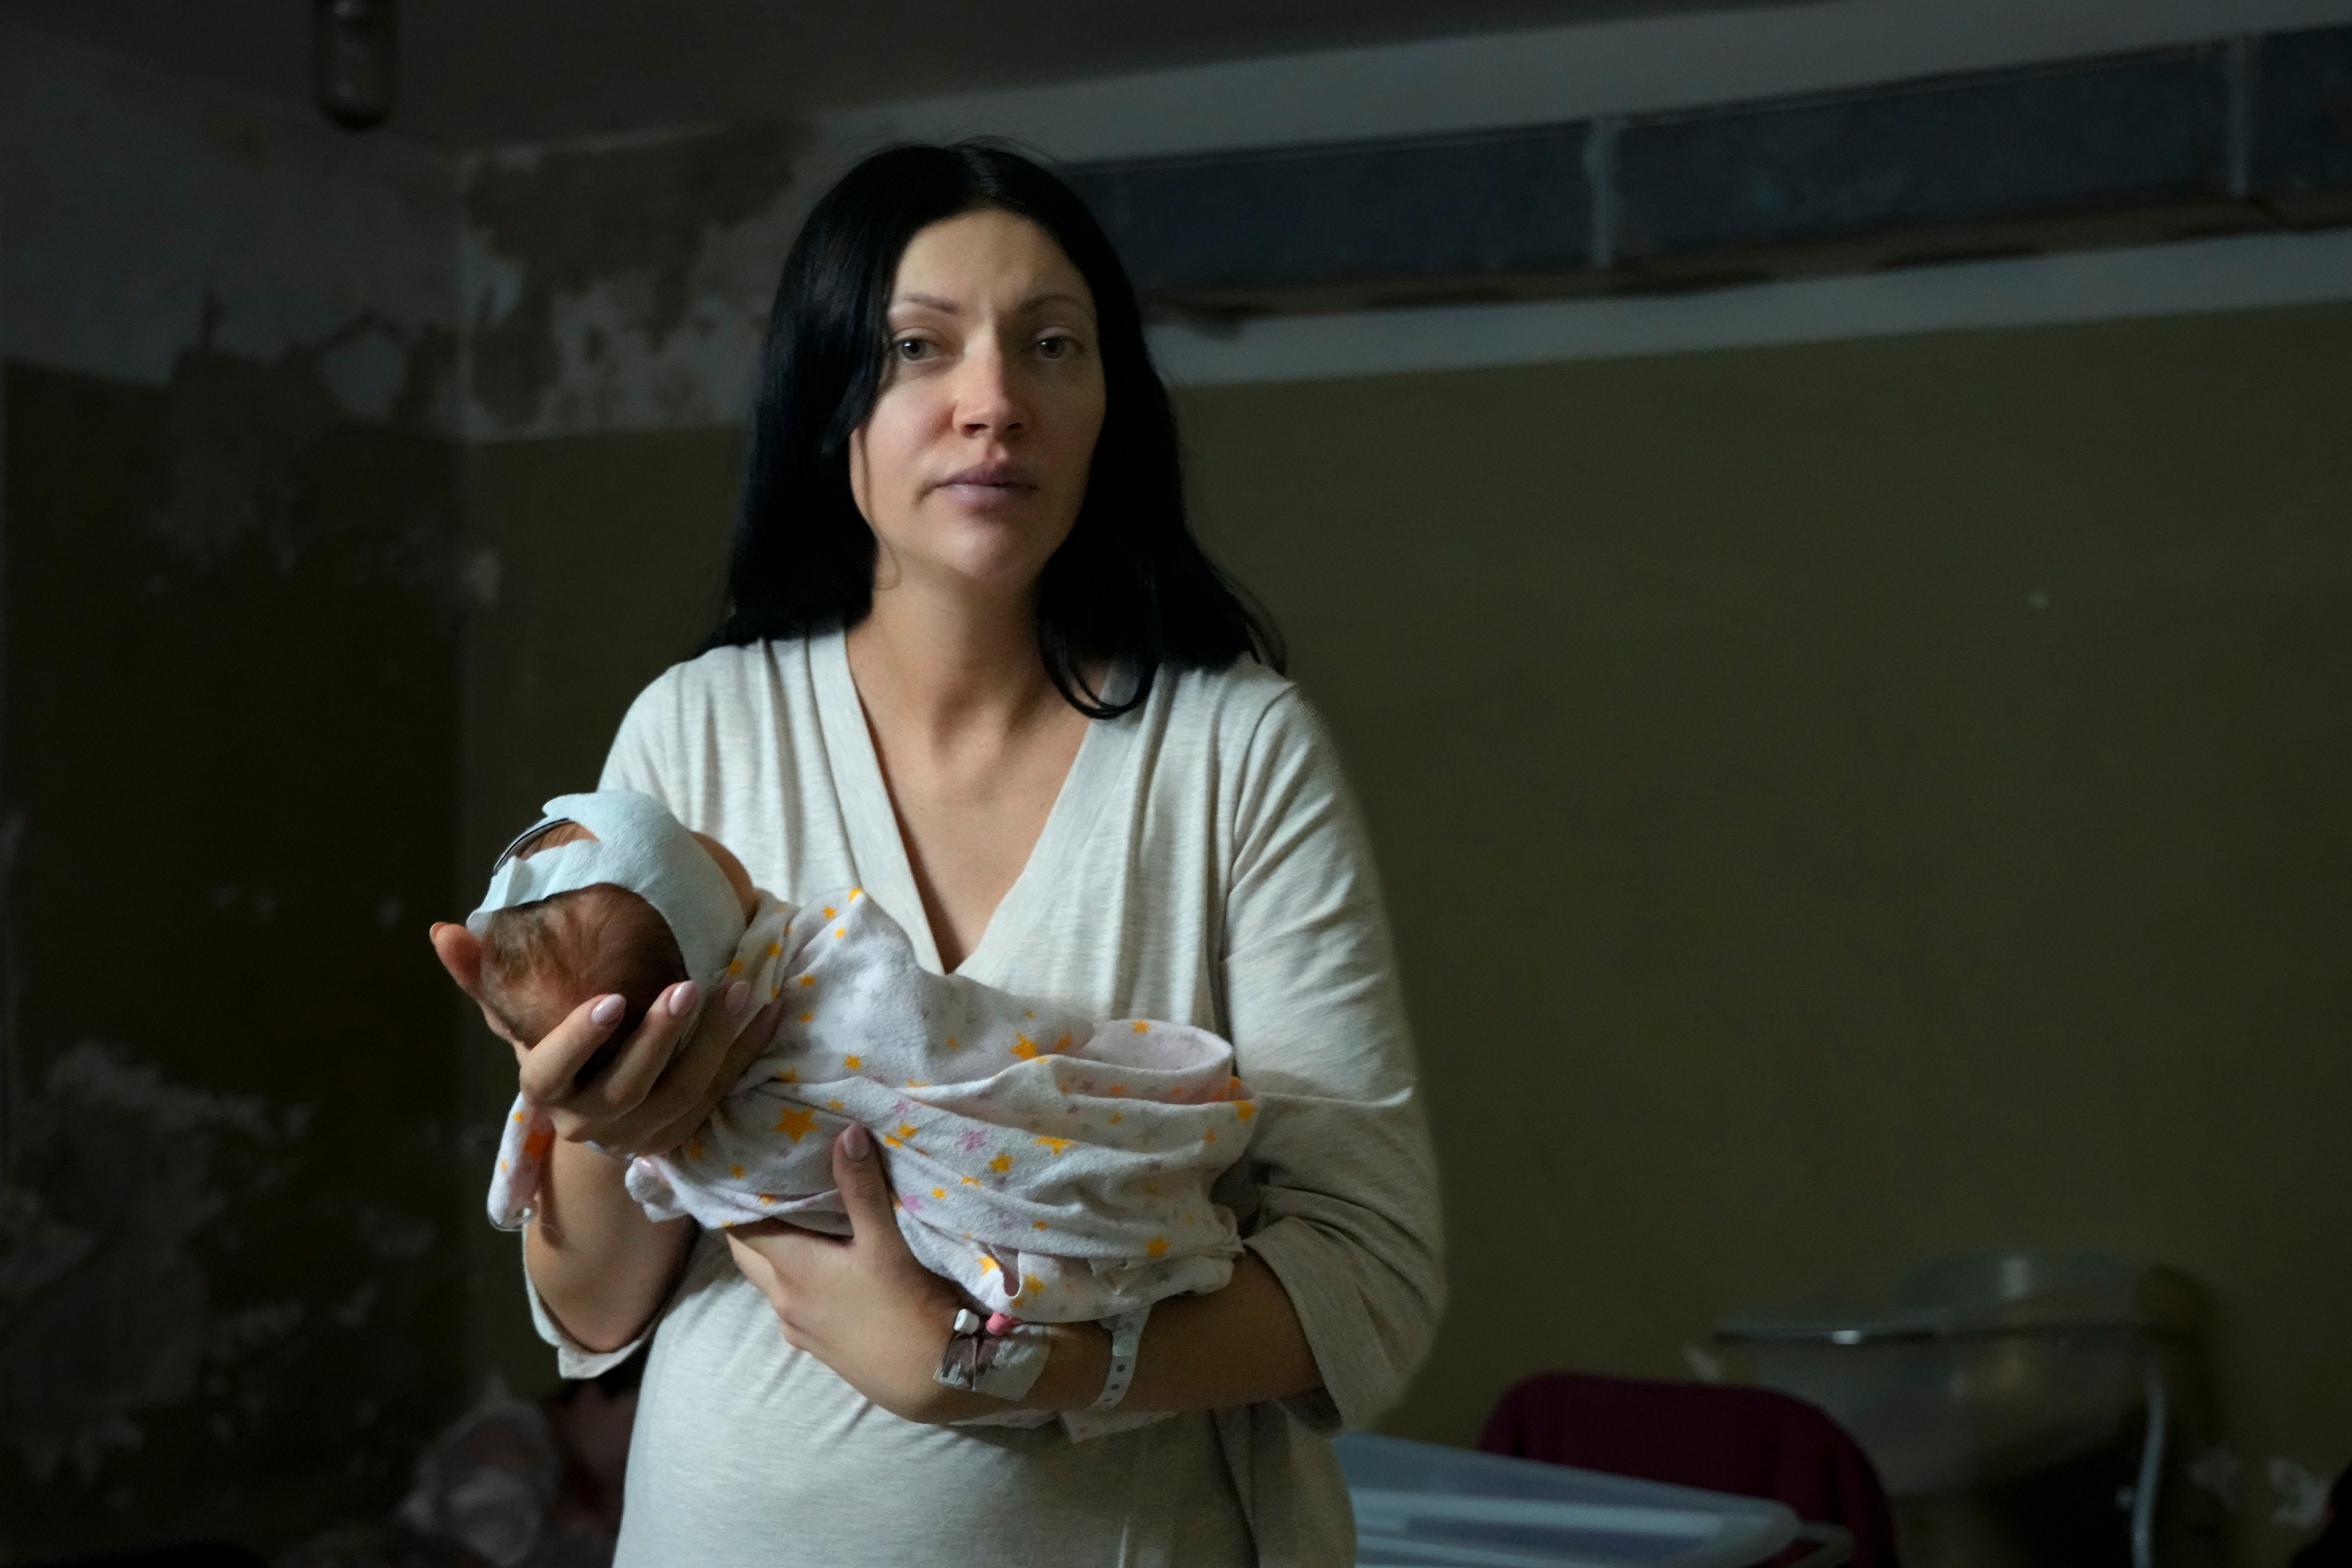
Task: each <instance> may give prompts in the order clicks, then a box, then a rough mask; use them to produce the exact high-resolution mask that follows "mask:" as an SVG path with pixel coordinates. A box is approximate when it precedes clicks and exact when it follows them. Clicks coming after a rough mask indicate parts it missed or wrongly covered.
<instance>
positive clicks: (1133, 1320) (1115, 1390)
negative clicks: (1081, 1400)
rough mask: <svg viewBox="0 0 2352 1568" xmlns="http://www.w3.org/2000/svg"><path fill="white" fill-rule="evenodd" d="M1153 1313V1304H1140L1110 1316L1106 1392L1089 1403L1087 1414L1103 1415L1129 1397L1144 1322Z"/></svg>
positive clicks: (1107, 1324)
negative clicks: (1135, 1307) (1148, 1305)
mask: <svg viewBox="0 0 2352 1568" xmlns="http://www.w3.org/2000/svg"><path fill="white" fill-rule="evenodd" d="M1150 1316H1151V1309H1150V1308H1149V1307H1138V1308H1137V1309H1136V1310H1134V1311H1132V1312H1121V1313H1120V1314H1119V1315H1118V1317H1116V1318H1107V1319H1105V1320H1104V1321H1103V1327H1104V1328H1107V1329H1108V1330H1109V1331H1110V1370H1109V1371H1108V1372H1107V1373H1103V1385H1102V1393H1100V1394H1097V1395H1096V1396H1095V1402H1094V1403H1093V1404H1092V1405H1087V1414H1089V1415H1101V1414H1102V1413H1103V1412H1105V1411H1107V1410H1116V1409H1118V1402H1119V1401H1120V1400H1122V1399H1125V1398H1126V1397H1127V1385H1128V1384H1130V1383H1133V1382H1134V1381H1135V1352H1136V1347H1137V1346H1138V1345H1139V1344H1141V1343H1142V1342H1143V1325H1144V1323H1145V1321H1147V1320H1149V1319H1150Z"/></svg>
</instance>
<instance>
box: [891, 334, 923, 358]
mask: <svg viewBox="0 0 2352 1568" xmlns="http://www.w3.org/2000/svg"><path fill="white" fill-rule="evenodd" d="M890 352H891V353H894V354H896V355H898V358H899V359H900V360H901V361H903V362H905V363H908V364H912V363H915V362H916V361H917V360H919V359H922V358H925V357H926V356H928V355H929V353H930V352H931V345H930V344H929V342H925V341H924V340H923V339H921V338H900V339H898V341H897V342H893V343H892V344H891V345H890Z"/></svg>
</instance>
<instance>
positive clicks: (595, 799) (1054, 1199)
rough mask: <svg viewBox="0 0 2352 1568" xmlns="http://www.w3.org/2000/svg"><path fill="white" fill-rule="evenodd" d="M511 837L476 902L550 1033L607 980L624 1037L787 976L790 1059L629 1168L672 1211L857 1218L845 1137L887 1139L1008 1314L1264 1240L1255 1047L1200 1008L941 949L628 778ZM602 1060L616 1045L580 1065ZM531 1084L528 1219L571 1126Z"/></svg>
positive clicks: (506, 976)
mask: <svg viewBox="0 0 2352 1568" xmlns="http://www.w3.org/2000/svg"><path fill="white" fill-rule="evenodd" d="M547 811H548V813H549V817H548V820H546V821H544V822H542V823H541V824H540V825H539V826H537V827H534V828H533V829H532V830H531V831H530V832H529V833H527V834H525V835H524V836H523V837H521V838H520V839H519V840H517V841H516V843H515V845H514V846H513V847H510V848H509V850H508V851H507V853H506V854H505V855H504V856H502V857H501V858H500V859H499V866H498V868H497V870H496V872H495V873H494V875H493V877H492V879H491V883H490V890H489V894H488V897H487V898H486V899H485V900H483V903H482V907H481V908H480V909H478V910H475V911H474V913H473V914H472V915H471V916H470V917H468V919H467V926H468V927H470V928H471V929H472V930H473V931H475V933H476V934H477V935H478V936H479V937H480V938H481V940H482V949H483V957H482V976H481V994H482V1002H483V1005H484V1006H485V1007H486V1008H487V1009H488V1010H489V1011H490V1012H491V1013H492V1014H493V1015H494V1016H496V1017H497V1018H498V1020H499V1023H500V1024H501V1026H503V1027H504V1028H505V1029H506V1031H507V1032H508V1033H509V1035H511V1036H512V1037H513V1038H515V1039H516V1040H518V1041H521V1042H524V1043H526V1044H536V1043H537V1042H538V1040H539V1039H540V1038H541V1037H542V1036H544V1035H545V1034H546V1033H547V1031H548V1030H550V1029H551V1028H553V1027H554V1026H555V1025H556V1024H558V1023H559V1022H561V1021H562V1019H563V1018H565V1017H566V1016H569V1015H570V1013H571V1012H572V1009H573V1008H575V1007H577V1006H578V1005H580V1004H581V1003H582V1002H584V1001H586V1000H587V999H588V998H589V997H591V996H595V995H600V994H608V993H610V994H619V995H620V996H622V997H623V998H624V1000H625V1004H626V1007H627V1011H626V1012H625V1015H624V1017H623V1021H622V1022H621V1024H620V1025H619V1026H616V1027H615V1029H614V1033H613V1038H614V1040H615V1041H618V1040H621V1039H625V1038H626V1037H627V1035H628V1033H629V1032H630V1030H632V1029H633V1028H634V1027H635V1022H636V1020H638V1019H640V1018H642V1017H643V1016H645V1013H646V1009H647V1008H648V1007H650V1006H651V1005H653V1002H654V1001H655V999H656V997H657V996H659V994H661V992H662V991H663V990H664V989H665V988H666V987H667V986H669V985H671V984H676V983H677V982H678V981H681V980H686V979H693V980H695V981H697V982H698V983H699V984H700V985H701V988H702V994H703V995H704V996H705V997H706V998H708V997H709V996H710V995H712V994H715V993H716V992H717V990H718V989H719V987H720V986H722V985H725V984H729V983H730V981H733V980H737V979H740V980H745V981H748V982H749V983H750V984H751V986H752V987H753V994H754V996H755V997H756V998H757V999H760V1000H763V1001H764V1000H772V999H775V998H777V997H784V998H787V999H788V1000H787V1005H786V1009H785V1011H784V1013H783V1015H782V1020H781V1022H780V1023H779V1024H778V1026H777V1029H776V1034H775V1037H774V1039H773V1040H772V1043H771V1044H770V1046H769V1047H768V1050H767V1053H766V1054H765V1055H764V1056H762V1057H761V1058H760V1059H759V1060H758V1061H757V1062H755V1063H754V1064H753V1065H752V1067H751V1068H750V1070H749V1071H747V1072H746V1073H745V1074H744V1076H743V1078H742V1079H741V1080H740V1082H739V1083H737V1084H736V1086H735V1087H734V1089H732V1090H730V1092H729V1093H728V1095H727V1097H726V1098H725V1099H723V1100H720V1101H719V1106H718V1109H717V1110H714V1111H713V1112H712V1113H711V1116H710V1120H709V1121H708V1122H706V1123H705V1124H704V1126H703V1127H702V1128H701V1130H700V1131H698V1132H697V1133H696V1134H695V1135H694V1136H693V1137H691V1138H689V1139H688V1141H687V1142H686V1143H685V1144H684V1145H683V1146H682V1147H680V1148H678V1149H677V1150H674V1151H672V1152H670V1153H669V1154H667V1155H665V1156H657V1157H642V1158H639V1159H637V1160H635V1161H634V1162H632V1163H631V1164H630V1167H629V1170H628V1174H627V1182H628V1189H629V1194H630V1195H631V1196H632V1197H634V1198H635V1199H636V1200H637V1201H638V1203H639V1204H640V1205H642V1206H643V1207H644V1209H645V1211H646V1214H648V1215H652V1216H653V1217H654V1218H656V1219H673V1218H677V1217H678V1216H680V1215H691V1216H692V1217H693V1218H694V1219H695V1220H697V1221H698V1222H699V1223H700V1224H702V1225H704V1226H713V1227H717V1226H730V1225H740V1224H744V1223H746V1222H749V1221H754V1220H764V1219H788V1220H791V1221H793V1223H794V1224H797V1225H803V1226H808V1227H810V1228H811V1229H814V1230H820V1231H824V1232H827V1233H830V1234H834V1235H841V1234H845V1233H846V1231H847V1229H848V1221H847V1217H846V1215H845V1213H844V1211H843V1208H842V1205H841V1201H840V1196H839V1194H837V1193H836V1192H835V1189H834V1185H833V1173H832V1145H833V1140H834V1137H835V1134H837V1133H838V1132H839V1131H841V1129H842V1128H844V1127H845V1126H846V1125H847V1124H848V1123H849V1122H851V1121H862V1122H864V1123H865V1124H866V1127H867V1128H869V1129H870V1130H871V1131H873V1133H874V1135H875V1136H876V1137H877V1139H879V1140H880V1142H881V1144H882V1146H883V1149H884V1150H885V1152H886V1153H885V1163H886V1166H887V1171H888V1175H889V1180H890V1184H891V1186H892V1188H893V1190H894V1191H895V1192H896V1194H897V1195H898V1228H899V1230H900V1231H901V1232H902V1233H903V1234H904V1235H905V1237H906V1238H907V1242H908V1246H909V1247H912V1248H913V1250H914V1253H915V1256H916V1257H917V1258H920V1259H921V1260H922V1262H923V1263H924V1264H925V1266H927V1267H928V1268H931V1269H932V1270H934V1271H935V1272H937V1273H939V1274H941V1275H944V1276H946V1277H947V1278H948V1279H950V1280H951V1281H953V1282H954V1283H955V1284H956V1285H958V1286H959V1287H961V1289H962V1290H963V1291H964V1292H965V1294H966V1295H967V1296H968V1297H970V1298H971V1300H972V1301H973V1302H974V1303H975V1304H976V1305H977V1306H978V1307H979V1308H980V1310H982V1313H983V1314H985V1313H988V1312H991V1311H1003V1312H1005V1313H1007V1314H1011V1315H1015V1316H1018V1317H1020V1318H1022V1319H1024V1320H1025V1321H1032V1322H1076V1321H1089V1320H1094V1319H1099V1318H1108V1317H1112V1316H1115V1315H1118V1314H1121V1313H1126V1312H1130V1311H1134V1310H1138V1309H1143V1308H1148V1307H1149V1306H1150V1304H1151V1303H1152V1302H1154V1301H1158V1300H1162V1299H1164V1298H1166V1297H1169V1296H1172V1295H1177V1294H1180V1293H1184V1292H1202V1291H1209V1290H1215V1289H1220V1288H1221V1287H1223V1285H1224V1284H1225V1283H1226V1281H1227V1280H1228V1279H1230V1278H1231V1277H1232V1272H1233V1259H1234V1258H1235V1257H1236V1256H1237V1255H1238V1254H1239V1252H1240V1250H1241V1247H1240V1241H1239V1237H1238V1236H1237V1234H1236V1231H1235V1228H1234V1219H1233V1215H1231V1214H1230V1213H1228V1212H1227V1211H1226V1210H1225V1209H1223V1208H1222V1207H1220V1206H1218V1205H1215V1204H1213V1203H1211V1202H1210V1201H1209V1186H1210V1184H1211V1183H1212V1182H1213V1181H1214V1180H1215V1179H1216V1177H1217V1176H1218V1175H1219V1173H1222V1172H1223V1170H1224V1169H1225V1168H1226V1167H1227V1166H1229V1165H1231V1164H1232V1163H1234V1161H1235V1160H1237V1159H1238V1158H1240V1156H1241V1154H1242V1152H1243V1150H1244V1147H1245V1146H1246V1145H1247V1143H1248V1141H1249V1135H1250V1131H1251V1127H1250V1123H1251V1120H1252V1118H1253V1117H1254V1116H1255V1111H1256V1108H1255V1105H1254V1104H1252V1102H1251V1100H1249V1098H1248V1090H1247V1089H1245V1088H1244V1085H1243V1084H1242V1081H1241V1079H1238V1078H1235V1077H1234V1071H1233V1068H1234V1057H1233V1047H1231V1046H1230V1045H1228V1044H1226V1042H1224V1041H1223V1040H1221V1039H1219V1038H1218V1037H1215V1036H1213V1035H1211V1034H1209V1033H1207V1032H1205V1031H1203V1030H1201V1029H1196V1028H1193V1027H1191V1026H1188V1025H1182V1024H1167V1023H1156V1022H1152V1021H1150V1020H1147V1019H1123V1020H1120V1021H1118V1022H1116V1023H1109V1024H1102V1025H1096V1024H1092V1023H1090V1022H1088V1021H1087V1019H1085V1018H1083V1017H1080V1016H1076V1015H1075V1014H1073V1013H1070V1012H1068V1011H1067V1010H1066V1009H1063V1008H1057V1007H1055V1006H1052V1005H1048V1004H1046V1003H1044V1002H1032V1001H1024V1000H1023V999H1021V998H1018V997H1014V996H1011V995H1008V994H1005V993H1003V992H1001V991H996V990H992V989H991V988H990V987H988V986H985V985H982V984H979V983H977V982H975V981H972V980H968V979H964V978H962V977H961V976H958V975H952V974H950V975H940V974H934V973H930V972H929V970H926V969H924V968H923V967H922V965H921V964H920V963H919V962H917V960H916V957H915V953H914V949H913V946H912V944H910V943H909V942H908V940H907V936H906V933H905V932H904V931H901V930H900V929H899V927H898V924H897V922H895V921H892V920H891V919H890V917H889V916H888V915H887V914H885V913H884V912H883V911H882V910H881V909H879V908H878V907H877V905H876V904H875V902H874V900H872V899H870V898H867V897H866V896H865V894H864V893H863V892H862V891H861V890H860V889H856V888H850V889H844V890H842V891H841V892H839V893H837V894H832V895H828V896H826V897H824V898H822V899H816V900H811V901H810V902H809V903H808V904H806V905H803V906H801V907H799V908H797V909H796V908H794V907H793V906H792V905H789V904H785V903H782V902H780V901H779V900H776V899H775V898H773V897H772V896H770V895H768V894H765V893H761V892H759V891H757V890H756V889H753V888H752V886H751V879H750V877H749V876H748V875H746V874H745V872H744V870H743V868H742V867H741V866H740V864H738V863H737V861H736V859H735V858H734V857H733V856H732V855H730V854H729V853H728V852H727V850H726V849H725V848H724V847H721V846H720V845H719V843H717V842H716V841H715V840H713V839H709V838H707V837H702V836H700V835H698V834H689V833H688V831H687V830H686V829H685V828H684V827H683V826H681V825H680V824H679V823H678V822H677V819H676V818H675V817H673V816H670V815H669V813H668V812H667V811H666V810H664V809H663V807H662V806H661V805H659V803H657V802H656V801H655V800H653V799H652V798H651V797H650V796H647V795H639V794H637V793H635V791H631V790H605V791H600V792H598V793H596V794H593V795H563V796H560V797H559V798H557V799H555V800H551V801H550V802H548V803H547ZM583 1070H584V1071H593V1070H594V1067H593V1064H592V1066H591V1068H587V1069H583ZM553 1135H554V1134H553V1129H552V1127H551V1125H550V1124H549V1123H548V1121H547V1120H546V1118H545V1116H544V1114H543V1113H541V1112H538V1111H536V1110H533V1108H532V1107H530V1105H529V1104H527V1103H526V1102H524V1101H523V1100H520V1099H518V1100H516V1101H515V1105H514V1110H513V1112H512V1114H511V1115H510V1116H509V1119H508V1122H507V1126H506V1131H505V1137H504V1139H503V1141H502V1142H501V1145H500V1148H499V1163H498V1169H497V1173H496V1174H495V1175H494V1176H493V1177H492V1179H491V1184H490V1197H489V1207H490V1218H491V1220H492V1221H493V1222H494V1223H496V1224H498V1225H499V1226H501V1227H504V1228H507V1229H515V1228H519V1227H520V1226H521V1225H522V1224H523V1223H524V1222H525V1221H526V1220H527V1219H528V1218H529V1215H530V1208H529V1205H530V1202H531V1199H532V1198H533V1196H534V1195H535V1194H537V1192H538V1190H539V1179H540V1172H541V1162H542V1161H543V1159H544V1158H545V1155H546V1152H547V1150H548V1147H549V1145H550V1143H551V1142H552V1139H553Z"/></svg>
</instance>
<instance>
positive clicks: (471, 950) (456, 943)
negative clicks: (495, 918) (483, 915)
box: [431, 921, 482, 1001]
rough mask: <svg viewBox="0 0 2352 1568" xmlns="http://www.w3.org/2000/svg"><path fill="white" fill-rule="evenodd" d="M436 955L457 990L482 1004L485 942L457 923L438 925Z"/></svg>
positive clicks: (437, 922)
mask: <svg viewBox="0 0 2352 1568" xmlns="http://www.w3.org/2000/svg"><path fill="white" fill-rule="evenodd" d="M431 934H432V942H433V951H434V952H435V954H436V955H437V956H438V957H439V958H440V960H441V967H442V968H444V969H446V970H447V971H448V972H449V978H450V979H452V980H454V981H456V982H457V989H458V990H460V991H463V992H464V993H465V994H467V995H468V996H471V997H473V998H475V999H476V1000H477V1001H478V1000H480V998H481V994H482V939H481V938H480V937H478V936H476V935H475V934H474V933H473V932H472V931H468V930H467V929H466V928H465V927H464V926H462V925H459V924H457V922H456V921H435V922H434V926H433V931H432V933H431Z"/></svg>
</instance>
